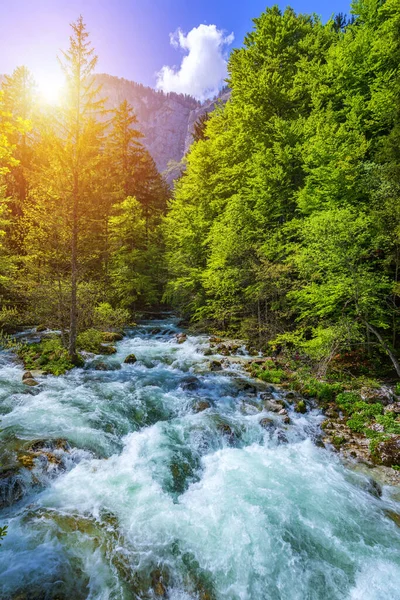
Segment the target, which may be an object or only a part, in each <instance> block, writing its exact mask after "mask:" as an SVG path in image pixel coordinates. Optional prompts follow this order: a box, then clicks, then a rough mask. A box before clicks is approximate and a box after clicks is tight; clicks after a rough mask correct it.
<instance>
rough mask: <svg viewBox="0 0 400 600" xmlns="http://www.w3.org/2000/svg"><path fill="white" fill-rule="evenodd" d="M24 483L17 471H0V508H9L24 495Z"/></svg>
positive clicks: (15, 469)
mask: <svg viewBox="0 0 400 600" xmlns="http://www.w3.org/2000/svg"><path fill="white" fill-rule="evenodd" d="M25 489H26V486H25V482H24V479H23V478H22V477H21V475H20V474H19V473H18V469H17V468H14V469H0V508H4V507H6V506H11V505H12V504H15V502H18V501H19V500H21V498H22V497H23V496H24V494H25Z"/></svg>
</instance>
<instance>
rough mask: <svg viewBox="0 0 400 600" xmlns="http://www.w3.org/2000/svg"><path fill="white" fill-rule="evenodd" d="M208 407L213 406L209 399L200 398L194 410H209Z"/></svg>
mask: <svg viewBox="0 0 400 600" xmlns="http://www.w3.org/2000/svg"><path fill="white" fill-rule="evenodd" d="M207 408H211V404H210V402H209V401H208V400H199V402H196V404H195V405H194V407H193V409H194V412H197V413H199V412H203V410H207Z"/></svg>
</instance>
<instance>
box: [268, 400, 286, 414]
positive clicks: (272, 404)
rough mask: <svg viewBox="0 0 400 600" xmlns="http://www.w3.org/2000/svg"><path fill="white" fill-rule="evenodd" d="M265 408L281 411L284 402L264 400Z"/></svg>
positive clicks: (271, 410) (276, 411)
mask: <svg viewBox="0 0 400 600" xmlns="http://www.w3.org/2000/svg"><path fill="white" fill-rule="evenodd" d="M264 408H265V410H268V411H269V412H274V413H279V412H280V411H281V410H282V404H279V403H278V402H274V401H273V400H266V401H265V402H264Z"/></svg>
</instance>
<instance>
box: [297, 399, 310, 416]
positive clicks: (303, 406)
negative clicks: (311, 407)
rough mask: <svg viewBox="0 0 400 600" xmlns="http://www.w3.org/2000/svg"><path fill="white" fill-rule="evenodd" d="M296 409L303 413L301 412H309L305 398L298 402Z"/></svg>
mask: <svg viewBox="0 0 400 600" xmlns="http://www.w3.org/2000/svg"><path fill="white" fill-rule="evenodd" d="M295 411H296V412H297V413H301V414H303V415H304V414H305V413H306V412H307V406H306V403H305V402H304V400H300V401H299V402H298V403H297V404H296V408H295Z"/></svg>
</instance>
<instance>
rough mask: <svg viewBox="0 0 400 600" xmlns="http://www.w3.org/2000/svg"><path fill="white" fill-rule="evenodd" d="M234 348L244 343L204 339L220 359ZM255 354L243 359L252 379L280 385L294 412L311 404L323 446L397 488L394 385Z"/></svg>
mask: <svg viewBox="0 0 400 600" xmlns="http://www.w3.org/2000/svg"><path fill="white" fill-rule="evenodd" d="M238 348H246V344H245V342H244V341H242V340H235V339H229V338H222V337H216V336H211V337H210V352H214V351H217V352H219V353H221V354H222V355H223V356H224V357H225V361H227V360H231V359H232V354H235V352H236V351H237V349H238ZM250 351H251V349H250ZM253 354H256V352H255V351H253ZM257 354H258V356H257V357H255V356H251V355H249V356H248V357H247V358H246V359H243V362H244V363H245V367H246V369H247V371H248V372H249V373H250V375H251V376H252V377H254V378H256V379H259V380H261V381H264V382H266V383H270V384H273V385H274V386H277V388H280V389H282V391H283V393H284V394H285V397H286V398H287V400H288V401H289V402H291V403H293V404H294V405H295V410H297V411H298V412H304V413H305V412H306V411H307V410H309V409H310V408H315V406H318V407H319V408H320V409H321V410H322V412H323V414H324V415H325V417H326V420H325V421H324V422H323V423H322V425H321V427H322V429H323V432H324V437H323V443H324V444H326V445H328V446H329V447H331V448H332V450H334V451H337V452H339V454H340V455H341V456H342V458H343V459H344V460H345V461H347V462H348V463H350V464H352V463H354V462H355V461H356V462H357V463H360V464H361V465H364V466H365V467H367V468H368V469H370V470H371V473H373V474H374V476H375V477H376V478H377V479H378V480H379V481H380V482H381V483H386V484H389V485H396V486H400V384H397V385H396V384H394V383H392V384H391V385H390V384H389V385H388V383H387V382H383V381H381V382H379V381H377V380H371V379H368V378H367V377H358V378H357V377H352V378H350V377H347V378H346V377H341V378H340V379H342V381H338V379H339V378H338V377H337V376H336V378H335V377H331V378H329V377H325V378H323V377H318V376H316V375H315V373H313V372H312V369H311V368H310V366H309V365H306V364H305V363H304V361H303V362H302V361H301V359H300V358H299V357H296V359H293V358H290V357H288V356H285V355H284V354H283V355H281V356H278V357H275V358H272V357H262V356H260V355H259V354H260V353H257ZM229 357H231V358H230V359H229ZM233 360H235V359H233ZM236 360H237V359H236Z"/></svg>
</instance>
